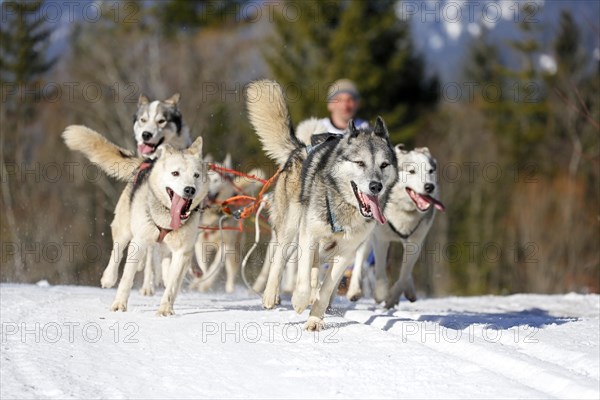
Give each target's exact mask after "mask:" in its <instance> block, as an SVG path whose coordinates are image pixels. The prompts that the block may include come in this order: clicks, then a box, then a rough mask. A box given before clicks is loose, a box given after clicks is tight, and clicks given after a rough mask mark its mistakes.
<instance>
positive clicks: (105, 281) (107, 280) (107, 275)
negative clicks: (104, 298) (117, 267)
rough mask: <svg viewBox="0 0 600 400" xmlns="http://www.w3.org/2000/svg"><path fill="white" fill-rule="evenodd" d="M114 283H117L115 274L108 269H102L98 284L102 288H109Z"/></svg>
mask: <svg viewBox="0 0 600 400" xmlns="http://www.w3.org/2000/svg"><path fill="white" fill-rule="evenodd" d="M115 283H117V275H116V274H113V273H111V272H110V271H108V270H106V271H104V273H103V274H102V278H101V279H100V286H102V289H108V288H111V287H113V286H115Z"/></svg>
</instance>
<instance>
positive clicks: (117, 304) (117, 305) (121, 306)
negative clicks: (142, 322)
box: [110, 300, 127, 311]
mask: <svg viewBox="0 0 600 400" xmlns="http://www.w3.org/2000/svg"><path fill="white" fill-rule="evenodd" d="M110 311H127V301H122V300H115V301H113V303H112V306H110Z"/></svg>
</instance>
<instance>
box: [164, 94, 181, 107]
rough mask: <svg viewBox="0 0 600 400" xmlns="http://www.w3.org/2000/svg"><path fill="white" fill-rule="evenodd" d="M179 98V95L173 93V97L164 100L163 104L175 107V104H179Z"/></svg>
mask: <svg viewBox="0 0 600 400" xmlns="http://www.w3.org/2000/svg"><path fill="white" fill-rule="evenodd" d="M180 98H181V95H180V94H179V93H175V94H174V95H173V96H171V97H169V98H168V99H166V100H165V103H167V104H171V105H174V106H176V105H177V104H179V99H180Z"/></svg>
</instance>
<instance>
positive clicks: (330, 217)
mask: <svg viewBox="0 0 600 400" xmlns="http://www.w3.org/2000/svg"><path fill="white" fill-rule="evenodd" d="M325 206H326V208H327V221H329V225H330V226H331V231H332V232H333V233H338V232H344V228H342V227H341V226H339V225H338V223H337V218H336V217H335V213H334V212H333V210H332V208H331V204H330V202H329V190H328V191H327V194H326V195H325Z"/></svg>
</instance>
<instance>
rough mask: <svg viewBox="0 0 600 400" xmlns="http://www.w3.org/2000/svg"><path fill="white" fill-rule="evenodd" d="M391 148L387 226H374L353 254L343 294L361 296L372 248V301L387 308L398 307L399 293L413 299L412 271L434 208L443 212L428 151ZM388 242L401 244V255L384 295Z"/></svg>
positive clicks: (435, 174)
mask: <svg viewBox="0 0 600 400" xmlns="http://www.w3.org/2000/svg"><path fill="white" fill-rule="evenodd" d="M394 149H395V151H396V157H397V158H398V182H397V183H396V186H394V188H393V189H392V193H391V195H390V199H389V202H388V204H387V207H386V209H385V216H386V218H387V223H386V224H384V225H379V226H376V227H375V229H374V230H373V233H372V234H371V237H370V240H367V241H365V243H364V244H363V245H362V246H361V248H360V249H359V250H358V251H357V253H356V259H355V262H354V271H353V272H352V278H351V281H350V287H349V289H348V293H347V294H346V297H347V298H348V299H349V300H357V299H358V298H359V297H360V296H361V295H362V291H361V288H360V282H361V276H362V269H363V264H364V261H365V260H366V258H367V255H368V254H369V251H370V249H371V248H372V249H373V252H374V255H375V277H376V284H375V293H374V295H375V301H376V302H378V303H379V302H381V301H385V306H386V307H387V308H392V307H394V306H395V305H396V304H398V301H399V300H400V296H401V295H402V294H403V293H404V295H405V296H406V298H407V299H408V300H410V301H415V300H416V299H417V296H416V294H415V286H414V283H413V278H412V270H413V267H414V265H415V263H416V261H417V259H418V258H419V254H420V253H421V248H422V247H423V242H424V241H425V237H426V236H427V233H428V232H429V229H430V228H431V225H432V223H433V219H434V216H435V211H434V209H438V210H440V211H444V205H443V204H442V203H441V202H440V201H439V189H438V182H437V172H436V169H437V162H436V160H435V159H434V158H433V157H432V156H431V154H430V152H429V149H428V148H426V147H421V148H417V149H415V150H412V151H407V150H405V149H404V146H403V145H396V147H395V148H394ZM391 242H401V243H402V245H403V246H404V255H403V263H402V269H401V270H400V277H399V278H398V280H397V281H396V283H394V286H392V289H391V290H390V291H389V292H388V279H387V274H386V268H385V267H386V265H387V256H388V249H389V246H390V243H391Z"/></svg>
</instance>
